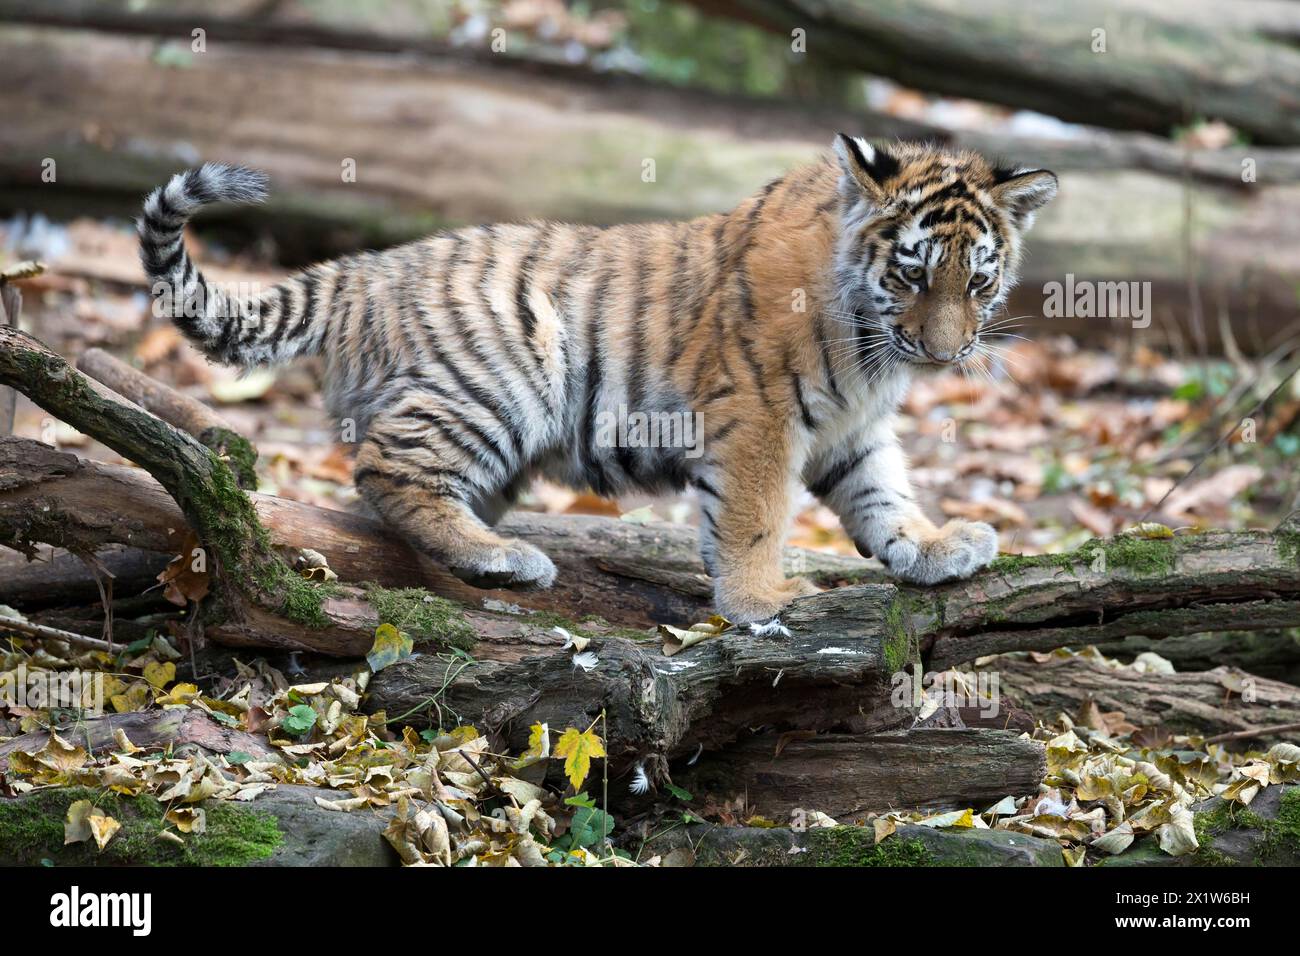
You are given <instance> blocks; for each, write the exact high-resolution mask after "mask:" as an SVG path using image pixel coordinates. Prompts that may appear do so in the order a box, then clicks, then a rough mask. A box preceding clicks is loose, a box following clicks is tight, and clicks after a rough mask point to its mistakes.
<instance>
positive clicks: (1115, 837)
mask: <svg viewBox="0 0 1300 956" xmlns="http://www.w3.org/2000/svg"><path fill="white" fill-rule="evenodd" d="M1054 653H1055V654H1069V653H1071V652H1069V651H1064V650H1060V651H1056V652H1054ZM1080 653H1081V654H1083V655H1084V656H1087V657H1092V658H1100V657H1101V655H1100V654H1099V652H1097V651H1096V650H1095V649H1093V648H1089V649H1088V650H1086V651H1083V652H1080ZM1107 663H1108V664H1110V665H1112V666H1117V667H1118V666H1129V667H1135V668H1137V669H1139V670H1152V669H1157V670H1158V669H1160V668H1161V666H1162V665H1164V666H1167V664H1168V662H1167V661H1163V659H1161V658H1159V657H1158V656H1157V655H1154V654H1145V655H1142V657H1141V658H1140V659H1139V660H1137V661H1135V662H1134V663H1133V664H1130V665H1120V664H1119V663H1118V662H1115V661H1108V662H1107ZM1033 736H1034V738H1035V739H1039V740H1042V741H1043V743H1044V745H1045V746H1046V749H1047V776H1046V778H1045V779H1044V781H1043V783H1042V785H1041V787H1040V790H1039V792H1038V793H1037V794H1035V795H1033V796H1029V797H1015V796H1007V797H1005V798H1003V799H1002V800H1000V801H998V802H997V803H995V804H993V805H992V806H990V807H987V808H985V809H984V810H982V811H977V810H976V809H974V808H971V807H967V808H962V809H959V810H953V811H947V812H944V813H937V814H934V813H931V814H926V813H916V812H913V813H907V812H891V813H886V814H880V815H876V816H872V817H869V818H868V819H869V822H870V823H871V825H872V826H874V827H875V831H876V842H879V841H880V840H882V839H884V838H885V837H887V836H889V835H890V834H892V833H893V832H894V831H895V830H896V829H897V828H898V826H900V825H902V824H918V825H920V826H929V827H941V828H948V827H953V828H971V827H974V828H980V829H998V830H1009V831H1012V832H1016V833H1025V834H1028V835H1031V836H1037V837H1045V838H1048V839H1053V840H1057V841H1059V842H1060V844H1061V849H1062V852H1063V853H1064V855H1065V860H1066V862H1067V863H1069V864H1070V865H1072V866H1082V865H1084V863H1085V860H1090V861H1091V862H1095V861H1096V859H1097V858H1098V857H1100V856H1104V855H1112V856H1113V855H1117V854H1120V853H1123V852H1124V851H1125V850H1127V849H1128V848H1129V847H1130V846H1131V845H1132V844H1133V842H1134V841H1135V840H1137V839H1139V838H1141V837H1143V836H1145V835H1147V834H1151V835H1153V836H1154V837H1155V839H1156V841H1157V843H1158V845H1159V846H1160V848H1161V849H1162V850H1164V851H1165V852H1166V853H1169V854H1170V855H1172V856H1182V855H1184V854H1186V853H1191V852H1193V851H1195V850H1196V849H1197V848H1198V843H1197V838H1196V832H1195V830H1194V828H1193V814H1192V810H1191V808H1192V805H1193V804H1195V803H1197V802H1199V801H1201V800H1205V799H1207V798H1209V797H1212V796H1219V797H1222V798H1223V799H1224V800H1228V801H1232V802H1235V803H1239V804H1242V805H1248V804H1249V803H1250V802H1251V801H1252V800H1253V799H1254V798H1255V796H1256V795H1258V793H1259V792H1260V791H1261V790H1262V789H1264V788H1265V787H1268V786H1274V785H1277V784H1282V783H1300V746H1296V745H1295V744H1289V743H1278V744H1274V745H1273V746H1272V747H1271V748H1269V749H1268V750H1267V751H1264V752H1259V751H1248V752H1246V753H1244V754H1241V753H1232V752H1231V751H1229V750H1227V749H1226V748H1225V747H1223V746H1220V745H1218V744H1206V743H1205V741H1204V739H1203V738H1201V737H1188V736H1175V737H1170V738H1165V739H1162V740H1159V741H1147V740H1146V739H1145V737H1146V735H1145V734H1143V732H1142V731H1141V730H1140V729H1139V728H1137V727H1134V726H1133V725H1132V724H1128V723H1127V722H1125V721H1124V720H1123V719H1122V715H1120V714H1096V713H1093V714H1083V715H1080V718H1078V719H1076V718H1073V717H1071V716H1069V715H1067V714H1061V715H1060V716H1059V717H1058V719H1057V721H1056V723H1055V724H1053V725H1052V726H1048V727H1045V726H1040V727H1039V728H1038V729H1037V730H1036V731H1035V732H1034V734H1033Z"/></svg>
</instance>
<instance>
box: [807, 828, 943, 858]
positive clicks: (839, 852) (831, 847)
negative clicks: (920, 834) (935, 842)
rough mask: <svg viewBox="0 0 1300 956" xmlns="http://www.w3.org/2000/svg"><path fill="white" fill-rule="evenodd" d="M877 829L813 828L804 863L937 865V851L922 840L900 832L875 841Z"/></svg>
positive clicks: (808, 840) (809, 833)
mask: <svg viewBox="0 0 1300 956" xmlns="http://www.w3.org/2000/svg"><path fill="white" fill-rule="evenodd" d="M875 840H876V836H875V831H874V830H868V829H866V828H864V827H827V828H825V829H817V830H810V831H809V832H808V838H807V843H806V846H807V847H808V854H807V855H806V856H803V857H801V858H800V859H799V864H800V865H801V866H803V865H807V866H933V865H934V855H933V854H932V853H931V852H930V850H929V849H928V848H927V847H926V845H925V844H924V843H922V842H921V841H920V840H903V839H901V838H899V837H897V836H890V837H886V838H885V839H884V840H881V841H880V842H879V843H876V842H875Z"/></svg>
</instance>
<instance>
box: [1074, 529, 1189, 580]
mask: <svg viewBox="0 0 1300 956" xmlns="http://www.w3.org/2000/svg"><path fill="white" fill-rule="evenodd" d="M1095 544H1099V545H1101V547H1102V549H1103V550H1104V551H1105V554H1106V567H1108V568H1125V569H1127V570H1129V571H1133V572H1134V573H1136V574H1168V573H1169V572H1170V571H1172V570H1173V569H1174V542H1173V539H1172V538H1140V537H1137V536H1136V535H1120V536H1119V537H1118V538H1111V539H1109V540H1107V541H1098V542H1095ZM1089 547H1090V546H1089V545H1088V544H1085V545H1084V546H1083V547H1082V548H1081V549H1080V550H1081V551H1085V552H1086V551H1087V550H1088V549H1089Z"/></svg>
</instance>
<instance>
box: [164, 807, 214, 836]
mask: <svg viewBox="0 0 1300 956" xmlns="http://www.w3.org/2000/svg"><path fill="white" fill-rule="evenodd" d="M165 819H166V820H167V822H169V823H171V824H173V825H174V826H175V827H176V829H177V830H180V831H181V833H203V832H204V831H206V830H207V828H208V817H207V814H206V813H204V811H203V808H202V807H173V808H172V809H171V810H168V811H167V815H166V817H165Z"/></svg>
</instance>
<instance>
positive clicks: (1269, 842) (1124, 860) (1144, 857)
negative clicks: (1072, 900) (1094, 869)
mask: <svg viewBox="0 0 1300 956" xmlns="http://www.w3.org/2000/svg"><path fill="white" fill-rule="evenodd" d="M1192 809H1193V812H1194V813H1195V818H1194V822H1193V826H1194V827H1195V829H1196V841H1197V843H1198V844H1199V846H1198V848H1197V849H1196V850H1194V851H1192V852H1191V853H1188V854H1185V855H1183V856H1170V855H1169V854H1167V853H1165V852H1163V851H1162V850H1161V849H1160V847H1159V844H1158V843H1157V842H1156V839H1155V837H1145V838H1143V839H1141V840H1139V841H1137V842H1136V843H1134V844H1133V845H1132V846H1131V847H1129V848H1128V849H1127V850H1125V851H1124V852H1123V853H1122V854H1120V855H1119V856H1114V857H1107V858H1104V859H1102V860H1100V861H1099V862H1100V864H1101V865H1103V866H1215V867H1220V866H1300V786H1297V785H1295V784H1286V785H1282V786H1272V787H1266V788H1265V789H1263V790H1261V791H1260V792H1259V794H1258V795H1257V796H1256V797H1255V799H1254V800H1252V801H1251V802H1250V805H1249V806H1242V805H1241V804H1239V803H1233V802H1229V801H1226V800H1224V799H1223V798H1222V797H1211V798H1210V799H1208V800H1203V801H1201V802H1200V803H1198V804H1197V805H1196V806H1195V807H1193V808H1192Z"/></svg>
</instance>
